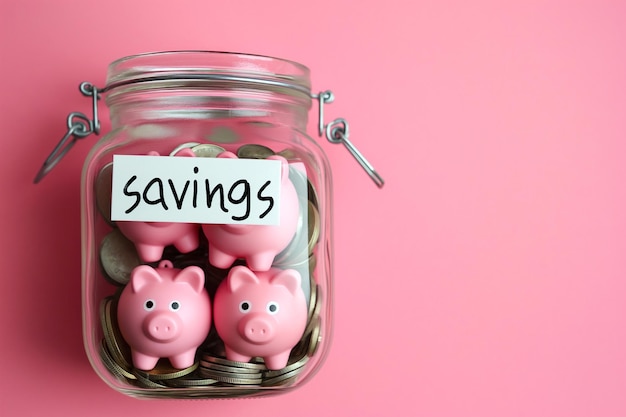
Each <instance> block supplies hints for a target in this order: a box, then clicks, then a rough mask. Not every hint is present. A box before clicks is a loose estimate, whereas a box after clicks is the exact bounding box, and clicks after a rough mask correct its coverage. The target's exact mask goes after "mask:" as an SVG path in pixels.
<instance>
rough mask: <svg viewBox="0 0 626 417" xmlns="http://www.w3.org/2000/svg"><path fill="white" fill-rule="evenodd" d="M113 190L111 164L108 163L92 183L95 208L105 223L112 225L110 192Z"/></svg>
mask: <svg viewBox="0 0 626 417" xmlns="http://www.w3.org/2000/svg"><path fill="white" fill-rule="evenodd" d="M112 189H113V162H110V163H108V164H107V165H105V166H104V167H102V169H101V170H100V172H98V175H97V176H96V182H95V183H94V194H95V197H96V207H97V208H98V211H99V212H100V214H101V215H102V217H103V218H104V220H106V222H107V223H109V224H113V222H112V221H111V192H112Z"/></svg>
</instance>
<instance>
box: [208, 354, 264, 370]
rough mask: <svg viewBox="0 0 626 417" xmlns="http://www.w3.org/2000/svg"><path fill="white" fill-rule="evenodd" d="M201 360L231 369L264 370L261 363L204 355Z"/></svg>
mask: <svg viewBox="0 0 626 417" xmlns="http://www.w3.org/2000/svg"><path fill="white" fill-rule="evenodd" d="M202 360H204V361H207V362H212V363H217V364H219V365H226V366H232V367H238V368H248V369H258V370H263V369H266V368H265V365H264V364H262V363H258V362H238V361H231V360H229V359H226V358H218V357H215V356H211V355H206V354H205V355H203V356H202Z"/></svg>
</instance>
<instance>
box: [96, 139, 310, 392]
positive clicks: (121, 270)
mask: <svg viewBox="0 0 626 417" xmlns="http://www.w3.org/2000/svg"><path fill="white" fill-rule="evenodd" d="M185 148H189V149H191V151H192V152H193V153H194V154H195V155H196V156H197V157H205V158H212V157H216V156H217V155H219V154H220V153H221V152H224V150H225V149H224V148H222V147H220V146H218V145H213V144H206V143H203V144H201V143H196V142H191V143H183V144H181V145H179V146H177V147H176V148H175V149H173V150H172V152H171V155H174V154H176V153H178V152H180V151H181V150H183V149H185ZM235 153H236V154H237V156H238V157H239V158H254V159H264V158H267V157H268V156H271V155H275V154H276V153H275V152H274V151H273V150H272V149H270V148H268V147H266V146H263V145H257V144H247V145H242V146H240V147H239V148H238V149H237V150H236V152H235ZM278 155H281V156H283V157H285V158H287V159H288V160H293V158H294V157H295V152H294V151H291V150H284V151H281V152H279V153H278ZM294 165H297V164H290V173H289V178H290V179H291V181H292V182H293V184H294V186H295V188H296V191H297V193H298V196H299V204H300V214H301V216H300V219H299V224H298V229H297V231H296V233H295V236H294V238H293V239H292V241H291V243H290V244H289V245H288V246H287V247H286V248H285V249H284V250H283V251H282V252H281V253H279V254H278V255H277V256H276V258H275V260H274V264H273V266H274V267H277V268H281V269H287V268H293V269H297V270H298V271H299V272H300V274H301V275H302V278H303V290H304V292H305V295H306V296H307V298H308V304H309V310H308V321H307V324H306V328H305V331H304V333H303V335H302V338H301V340H300V341H299V342H298V344H297V345H296V346H295V347H294V348H293V349H292V351H291V354H290V357H289V361H288V363H287V365H286V366H285V367H284V368H283V369H280V370H268V369H267V368H266V367H265V364H264V363H263V360H262V359H261V358H253V359H252V360H251V361H250V362H248V363H242V362H235V361H230V360H228V359H226V357H225V354H224V346H223V342H222V341H221V340H220V339H219V336H218V335H217V332H216V331H215V329H212V331H211V332H210V334H209V336H208V337H207V339H206V341H205V343H204V344H203V345H202V346H201V347H200V348H199V349H198V355H197V358H198V361H197V362H196V363H195V364H194V365H193V366H191V367H189V368H186V369H175V368H172V367H171V365H170V364H169V361H168V360H167V359H160V360H159V362H158V364H157V366H156V367H155V368H154V369H153V370H151V371H142V370H139V369H136V368H135V367H133V365H132V359H131V353H130V347H129V346H128V344H127V343H126V342H125V340H124V339H123V337H122V335H121V333H120V330H119V327H118V324H117V317H116V311H117V302H118V299H119V296H120V294H121V290H122V289H123V287H124V286H125V285H126V284H127V283H128V282H129V280H130V274H131V272H132V270H133V269H134V268H135V267H137V266H139V265H140V264H141V263H142V262H141V261H140V259H139V256H138V254H137V251H136V249H135V247H134V244H133V243H132V242H131V241H130V240H128V239H127V238H126V237H125V236H124V235H123V234H122V233H121V232H120V231H119V229H117V228H116V227H115V223H114V222H112V221H111V217H110V199H111V175H112V165H111V164H108V165H106V166H104V167H103V168H102V169H101V171H100V173H99V175H98V176H97V179H96V183H95V187H96V189H95V193H94V194H95V196H96V206H97V208H98V210H99V212H100V214H101V215H102V217H103V218H104V220H105V221H106V223H107V224H108V225H109V226H110V227H109V231H108V233H106V235H104V236H103V238H102V239H101V242H100V252H99V259H100V266H101V272H102V275H103V276H104V278H105V279H106V280H107V281H109V282H110V283H112V284H114V285H115V286H116V287H117V290H116V292H115V293H114V294H112V295H110V296H107V297H105V298H104V299H103V300H102V302H101V305H100V325H101V329H102V334H103V340H102V344H101V346H100V352H99V353H100V358H101V360H102V364H103V365H104V366H105V367H106V368H107V369H108V371H109V372H110V373H111V374H112V375H113V376H115V377H116V378H117V379H119V380H120V381H122V382H124V383H126V384H128V385H129V386H132V387H138V388H142V389H146V390H150V389H155V390H159V391H158V392H159V395H160V396H169V397H180V396H199V397H211V396H228V397H231V396H238V395H254V393H255V392H259V391H261V390H266V389H269V388H271V387H280V386H288V385H291V384H293V383H294V382H295V381H296V380H297V378H298V376H299V375H301V374H302V372H303V371H304V370H305V369H306V365H307V363H309V360H310V358H311V357H313V356H314V355H315V353H316V351H317V348H318V346H319V344H320V341H321V337H322V335H321V329H322V326H321V318H320V311H321V307H322V291H321V288H320V286H319V285H318V284H317V283H316V279H315V266H316V256H315V254H316V249H317V244H318V241H319V239H320V228H321V219H320V212H319V200H318V196H317V193H316V191H315V188H314V186H313V185H312V183H311V182H310V181H309V180H308V178H307V176H306V173H304V172H302V170H301V169H298V168H295V167H294ZM200 237H201V240H200V246H199V247H198V248H197V249H196V250H194V251H193V252H190V253H186V254H183V253H180V252H178V251H177V250H176V249H175V248H174V247H173V246H169V247H166V248H165V250H164V253H163V259H168V260H170V261H171V262H172V263H173V265H174V267H176V268H181V269H182V268H185V267H187V266H191V265H196V266H199V267H201V268H203V270H204V271H205V286H206V288H207V291H208V292H209V294H210V295H211V296H213V295H214V294H215V291H216V289H217V287H218V286H219V284H220V283H221V282H222V280H223V279H224V278H226V276H227V275H228V271H229V270H228V269H226V270H224V269H220V268H216V267H213V266H212V265H210V264H209V263H208V251H209V250H210V248H209V247H208V244H207V241H206V239H205V238H204V236H202V234H201V236H200ZM240 264H243V261H237V262H236V263H235V265H240ZM150 265H152V266H156V264H150ZM233 266H234V265H233Z"/></svg>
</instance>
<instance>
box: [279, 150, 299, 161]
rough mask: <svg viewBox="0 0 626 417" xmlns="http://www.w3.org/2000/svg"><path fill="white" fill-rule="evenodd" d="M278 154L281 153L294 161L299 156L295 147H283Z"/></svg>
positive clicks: (288, 159)
mask: <svg viewBox="0 0 626 417" xmlns="http://www.w3.org/2000/svg"><path fill="white" fill-rule="evenodd" d="M276 155H280V156H282V157H283V158H285V159H286V160H287V161H293V160H295V159H297V158H298V154H296V152H295V151H294V150H293V149H289V148H287V149H283V150H282V151H280V152H277V153H276Z"/></svg>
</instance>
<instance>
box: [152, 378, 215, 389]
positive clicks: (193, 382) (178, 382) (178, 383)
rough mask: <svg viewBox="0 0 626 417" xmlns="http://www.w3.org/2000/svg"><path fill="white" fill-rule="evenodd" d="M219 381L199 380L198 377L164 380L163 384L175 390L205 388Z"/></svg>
mask: <svg viewBox="0 0 626 417" xmlns="http://www.w3.org/2000/svg"><path fill="white" fill-rule="evenodd" d="M218 382H219V381H218V380H217V379H212V378H199V377H185V378H178V379H170V380H164V381H163V383H165V384H167V385H168V386H171V387H175V388H187V387H206V386H209V385H215V384H217V383H218Z"/></svg>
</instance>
